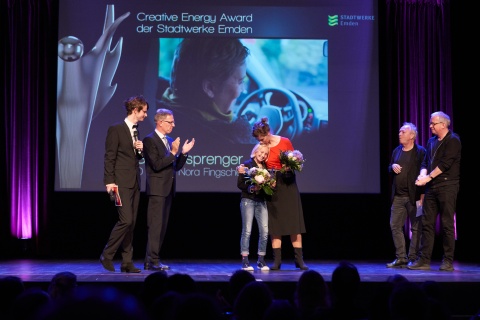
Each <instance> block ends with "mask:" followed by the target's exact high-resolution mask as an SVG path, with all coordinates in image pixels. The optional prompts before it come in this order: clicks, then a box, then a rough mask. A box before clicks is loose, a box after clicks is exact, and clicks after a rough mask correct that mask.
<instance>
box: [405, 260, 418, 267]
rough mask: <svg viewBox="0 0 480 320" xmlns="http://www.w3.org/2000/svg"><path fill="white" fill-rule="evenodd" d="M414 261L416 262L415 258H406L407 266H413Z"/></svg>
mask: <svg viewBox="0 0 480 320" xmlns="http://www.w3.org/2000/svg"><path fill="white" fill-rule="evenodd" d="M415 262H417V260H416V259H415V260H414V259H411V260H408V264H407V268H408V267H411V266H413V265H414V264H415Z"/></svg>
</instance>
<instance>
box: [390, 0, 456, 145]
mask: <svg viewBox="0 0 480 320" xmlns="http://www.w3.org/2000/svg"><path fill="white" fill-rule="evenodd" d="M449 2H450V1H449V0H386V1H385V3H386V10H385V19H386V20H385V21H386V35H385V36H386V38H385V45H386V50H385V52H386V59H385V60H386V77H387V88H386V92H387V105H388V106H389V108H388V119H389V123H390V125H389V127H390V128H389V131H388V132H389V133H390V134H391V135H392V140H391V143H392V145H391V148H389V150H392V149H393V147H395V146H396V145H398V137H397V135H396V134H395V133H396V132H398V129H399V128H400V127H401V124H402V123H403V122H405V121H409V122H412V123H414V124H415V125H416V126H417V128H418V132H419V137H418V140H417V142H418V143H419V144H421V145H423V146H426V144H427V140H428V138H430V136H431V132H430V128H429V125H428V124H429V122H430V114H432V113H433V112H435V111H443V112H445V113H446V114H448V115H449V116H450V117H452V111H453V110H452V66H451V60H452V52H451V26H450V25H451V21H450V3H449ZM452 129H453V121H452Z"/></svg>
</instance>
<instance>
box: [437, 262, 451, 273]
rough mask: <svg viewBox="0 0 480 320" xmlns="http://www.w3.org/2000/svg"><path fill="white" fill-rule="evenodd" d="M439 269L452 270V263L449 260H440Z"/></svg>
mask: <svg viewBox="0 0 480 320" xmlns="http://www.w3.org/2000/svg"><path fill="white" fill-rule="evenodd" d="M438 270H440V271H453V270H454V269H453V264H452V263H451V262H449V261H442V264H441V265H440V268H438Z"/></svg>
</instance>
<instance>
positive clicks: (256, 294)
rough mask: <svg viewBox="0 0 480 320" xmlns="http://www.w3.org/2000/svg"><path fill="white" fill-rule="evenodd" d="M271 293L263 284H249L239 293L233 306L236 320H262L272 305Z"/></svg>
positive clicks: (256, 282)
mask: <svg viewBox="0 0 480 320" xmlns="http://www.w3.org/2000/svg"><path fill="white" fill-rule="evenodd" d="M272 301H273V293H272V291H271V290H270V288H269V287H268V285H267V284H266V283H264V282H258V281H255V282H250V283H248V284H246V285H245V287H243V289H242V290H241V291H240V292H239V294H238V296H237V299H235V302H234V305H233V317H234V319H236V320H262V319H263V316H264V314H265V311H266V310H267V308H268V307H269V306H270V305H271V304H272Z"/></svg>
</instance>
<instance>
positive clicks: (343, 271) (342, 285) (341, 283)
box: [331, 261, 360, 302]
mask: <svg viewBox="0 0 480 320" xmlns="http://www.w3.org/2000/svg"><path fill="white" fill-rule="evenodd" d="M331 285H332V295H333V300H334V302H339V301H351V300H354V299H355V297H356V295H357V293H358V290H359V288H360V274H359V273H358V269H357V267H356V266H355V265H354V264H352V263H350V262H347V261H341V262H340V263H339V264H338V266H337V267H336V268H335V270H333V273H332V282H331Z"/></svg>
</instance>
